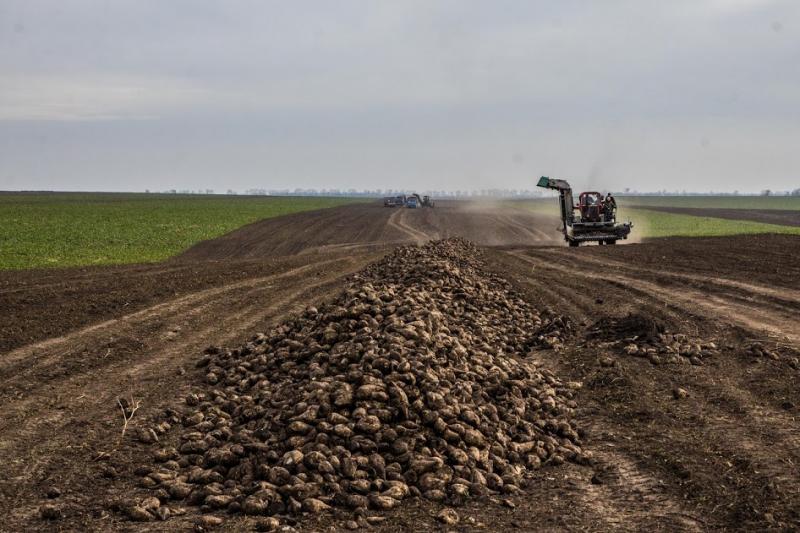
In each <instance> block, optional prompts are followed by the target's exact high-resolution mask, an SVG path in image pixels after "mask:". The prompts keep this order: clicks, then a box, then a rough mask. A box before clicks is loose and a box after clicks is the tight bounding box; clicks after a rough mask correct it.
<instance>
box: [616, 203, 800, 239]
mask: <svg viewBox="0 0 800 533" xmlns="http://www.w3.org/2000/svg"><path fill="white" fill-rule="evenodd" d="M628 219H630V220H631V221H633V224H634V227H633V233H632V237H633V238H639V239H649V238H656V237H722V236H725V235H749V234H754V233H785V234H791V235H800V227H795V226H780V225H777V224H764V223H762V222H751V221H749V220H728V219H724V218H713V217H697V216H692V215H682V214H680V215H679V214H675V213H662V212H660V211H651V210H649V209H639V208H631V207H620V209H619V213H618V214H617V220H620V221H627V220H628Z"/></svg>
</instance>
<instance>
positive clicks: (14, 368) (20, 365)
mask: <svg viewBox="0 0 800 533" xmlns="http://www.w3.org/2000/svg"><path fill="white" fill-rule="evenodd" d="M340 260H341V259H328V260H323V261H318V262H316V263H310V264H308V265H304V266H301V267H297V268H294V269H291V270H288V271H286V272H283V273H280V274H275V275H270V276H264V277H259V278H250V279H246V280H243V281H239V282H235V283H229V284H227V285H222V286H220V287H214V288H211V289H205V290H201V291H198V292H194V293H190V294H187V295H185V296H181V297H179V298H176V299H173V300H168V301H166V302H162V303H159V304H156V305H154V306H151V307H148V308H145V309H142V310H140V311H137V312H135V313H131V314H129V315H125V316H122V317H120V318H115V319H111V320H107V321H105V322H100V323H98V324H93V325H91V326H88V327H85V328H83V329H80V330H77V331H73V332H71V333H69V334H67V335H64V336H61V337H54V338H50V339H46V340H44V341H40V342H37V343H34V344H30V345H27V346H23V347H21V348H17V349H16V350H13V351H11V352H9V353H7V354H5V355H4V356H3V358H2V359H0V383H2V382H5V380H6V379H8V376H20V375H21V373H23V372H25V370H26V369H29V368H31V367H30V365H29V362H28V361H27V359H29V358H32V357H35V358H36V363H37V366H38V365H40V364H41V363H42V362H45V361H47V360H48V359H49V360H51V361H56V360H58V359H60V358H61V357H62V355H63V354H60V353H57V352H55V351H53V352H51V353H50V354H49V355H48V354H47V352H46V350H56V349H57V348H58V347H59V346H63V345H67V344H70V343H73V342H76V341H77V339H79V338H82V337H86V336H87V335H89V334H95V335H103V334H104V333H106V332H111V331H113V330H116V329H117V328H119V327H134V325H135V324H143V323H145V322H147V321H153V320H154V319H159V320H162V321H163V320H165V319H167V318H169V317H173V316H181V315H182V314H185V313H187V312H189V311H190V310H195V312H197V310H198V309H201V308H202V307H201V306H202V305H203V304H204V303H208V302H209V301H212V300H214V299H217V298H220V297H223V296H224V294H225V293H228V292H230V291H234V290H238V289H243V288H249V287H255V286H258V285H262V284H264V283H267V282H270V281H280V280H282V279H285V278H288V277H292V276H296V275H298V274H301V273H304V272H308V271H310V270H313V269H315V268H319V267H321V266H325V265H327V264H330V263H333V262H335V261H340Z"/></svg>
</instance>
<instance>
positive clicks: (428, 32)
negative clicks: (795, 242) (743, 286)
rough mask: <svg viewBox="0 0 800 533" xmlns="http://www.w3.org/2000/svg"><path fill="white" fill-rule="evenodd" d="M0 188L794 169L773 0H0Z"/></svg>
mask: <svg viewBox="0 0 800 533" xmlns="http://www.w3.org/2000/svg"><path fill="white" fill-rule="evenodd" d="M0 73H1V74H0V190H105V191H142V190H145V189H150V190H156V191H158V190H168V189H214V190H217V191H224V190H227V189H234V190H239V191H243V190H246V189H252V188H263V189H285V188H288V189H294V188H318V189H321V188H339V189H349V188H355V189H405V190H471V189H472V190H474V189H488V188H508V189H534V188H535V182H536V180H537V178H538V177H539V176H541V175H548V176H551V177H560V178H567V179H569V180H570V181H571V182H572V183H573V185H574V186H576V187H578V188H592V189H601V190H608V189H610V190H617V191H619V190H623V189H624V188H630V189H634V190H640V191H654V190H662V189H666V190H668V191H675V190H687V191H697V192H705V191H712V190H713V191H734V190H738V191H741V192H758V191H760V190H762V189H767V188H769V189H773V190H787V189H795V188H798V187H800V2H798V1H797V0H671V1H669V2H665V1H663V0H603V1H596V0H586V1H578V0H560V1H558V2H553V1H538V0H485V1H475V0H402V1H396V0H363V1H355V0H336V1H329V0H318V1H312V0H292V1H272V0H224V1H223V0H218V1H210V0H114V1H108V0H69V1H65V0H0Z"/></svg>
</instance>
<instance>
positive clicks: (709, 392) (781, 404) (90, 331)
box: [0, 203, 800, 531]
mask: <svg viewBox="0 0 800 533" xmlns="http://www.w3.org/2000/svg"><path fill="white" fill-rule="evenodd" d="M556 226H557V221H555V220H554V219H551V218H547V217H539V216H535V215H531V214H530V213H526V212H524V211H516V210H511V211H508V210H506V209H503V208H502V207H500V206H492V205H483V206H476V205H467V204H457V203H451V204H445V203H442V205H441V207H439V206H437V208H436V209H434V210H430V209H418V210H410V209H389V208H383V207H380V206H377V205H374V206H373V205H353V206H345V207H341V208H335V209H331V210H325V211H320V212H314V213H304V214H299V215H291V216H288V217H283V218H281V219H270V220H267V221H263V222H259V223H256V224H252V225H250V226H248V227H246V228H242V229H240V230H238V231H236V232H233V233H231V234H229V235H227V236H224V237H222V238H220V239H217V240H215V241H209V242H207V243H201V244H200V245H198V246H196V247H195V248H193V249H191V250H189V251H187V253H186V254H184V255H183V256H181V257H178V258H175V259H174V260H172V261H169V262H166V263H162V264H158V265H134V266H126V267H109V268H91V269H69V270H47V271H28V272H6V273H3V274H0V327H2V328H3V329H2V330H0V343H2V344H0V352H1V353H2V355H0V457H3V469H2V472H3V475H2V476H0V512H2V515H3V518H4V519H3V522H2V525H1V526H0V530H7V531H20V530H38V529H47V528H52V529H54V530H96V531H99V530H103V531H108V530H137V529H148V530H164V531H167V530H170V531H171V530H175V529H187V528H190V527H192V525H193V524H194V523H195V520H196V519H197V514H196V513H197V510H196V509H192V508H190V509H189V512H188V513H187V514H186V515H184V516H178V517H173V518H170V520H168V521H166V522H151V523H148V524H145V525H138V524H136V523H133V522H130V521H128V519H127V517H125V516H124V515H123V514H122V513H119V512H116V511H115V510H114V509H115V508H114V505H113V503H114V502H116V501H119V500H120V499H124V498H135V497H143V496H145V495H149V494H148V492H147V491H145V489H143V488H141V487H139V486H138V484H137V480H138V479H139V478H138V477H137V476H136V475H134V473H133V470H134V469H135V467H136V466H137V465H141V464H143V463H144V462H146V461H147V460H148V457H149V454H150V449H149V448H148V447H147V446H143V445H141V444H139V443H135V442H133V441H132V440H131V439H130V438H129V437H127V436H126V437H125V438H121V435H120V434H121V430H122V425H123V424H122V416H121V412H120V408H119V405H118V404H117V399H118V398H120V397H124V398H127V399H128V400H133V401H135V402H139V403H140V406H141V407H140V409H139V410H138V411H137V412H136V414H135V416H134V418H133V419H132V420H131V422H130V427H129V430H128V431H129V432H132V431H133V430H134V429H135V428H136V427H137V426H139V425H141V424H144V423H145V421H148V420H152V419H158V418H159V417H160V416H161V414H162V413H163V411H164V409H165V408H168V407H174V406H177V405H180V403H181V400H182V398H183V397H184V396H185V394H186V393H187V392H188V391H190V390H191V388H192V387H193V386H194V385H196V384H197V383H199V382H201V381H202V379H203V376H204V373H203V372H202V371H201V370H200V369H197V368H195V366H194V363H195V362H196V361H197V360H198V359H199V358H200V357H201V356H202V353H203V350H204V349H205V348H206V347H207V346H209V345H217V346H237V345H240V344H241V343H243V342H244V341H246V340H247V339H249V338H251V337H252V335H254V334H255V333H257V332H260V331H265V330H266V329H268V328H269V327H271V326H273V325H275V324H277V323H279V322H281V321H282V320H284V319H285V318H286V317H287V316H288V315H291V314H292V313H295V312H299V311H301V310H302V309H304V308H305V307H306V306H308V305H310V304H318V303H320V302H322V301H328V300H329V299H330V298H331V297H332V295H334V294H336V293H338V292H339V290H340V289H341V287H342V286H343V284H344V283H345V280H346V279H348V277H349V276H350V275H351V274H352V273H354V272H356V271H358V270H360V269H361V268H363V267H364V266H365V265H367V264H369V263H370V262H372V261H374V260H376V259H378V258H379V257H381V256H383V255H384V254H385V252H386V251H387V250H388V249H390V248H391V247H393V246H394V245H396V244H398V243H401V242H404V243H409V242H410V243H413V242H422V241H425V240H428V239H432V238H439V237H449V236H455V235H460V236H463V237H465V238H468V239H470V240H472V241H473V242H476V243H478V244H481V245H484V246H491V248H487V249H486V252H485V261H486V263H487V267H488V268H490V269H491V270H493V271H495V272H496V273H498V274H500V275H502V276H503V277H505V278H506V279H508V280H509V281H510V282H511V283H512V285H513V286H514V287H515V289H516V290H517V291H519V293H520V294H521V295H523V297H524V298H525V299H526V300H527V301H528V302H530V303H531V304H532V305H533V306H534V307H535V308H537V309H541V310H544V309H545V308H550V309H551V310H553V312H555V313H558V314H564V315H566V316H567V317H569V318H570V319H571V321H572V322H573V323H574V324H575V333H574V335H573V336H572V337H571V338H570V339H568V340H567V342H566V343H565V345H564V348H563V349H561V350H559V351H553V350H545V349H537V350H535V351H534V352H533V354H532V355H531V357H536V358H537V359H539V360H540V362H541V363H542V364H543V365H544V366H545V367H547V368H549V369H550V370H552V371H553V372H554V373H555V374H556V375H557V376H559V378H560V379H562V380H564V381H580V382H581V383H582V384H583V387H582V388H581V389H580V390H579V391H578V394H577V398H576V402H577V405H578V409H577V412H576V413H577V414H576V426H577V427H578V428H579V430H580V431H579V432H580V433H581V437H582V442H583V447H584V449H585V450H587V451H589V452H591V453H592V454H593V455H594V457H595V461H594V462H593V463H592V464H590V465H577V464H571V463H566V464H564V465H560V466H546V467H543V468H542V469H540V470H538V471H537V472H536V474H535V478H534V480H533V483H532V484H531V485H530V486H529V487H528V488H527V489H526V490H525V491H524V492H523V493H521V494H517V495H514V496H511V497H509V498H504V499H500V498H490V499H477V500H472V501H469V502H468V503H467V505H465V506H464V507H459V508H458V509H457V512H458V514H459V515H460V518H461V520H460V522H459V525H458V526H455V527H456V528H457V529H463V530H483V531H491V530H499V529H518V530H529V531H532V530H553V529H567V530H573V529H574V530H586V529H590V530H642V529H654V530H670V531H673V530H711V529H731V530H737V529H748V530H753V529H759V530H765V529H774V530H787V529H793V528H798V527H800V511H799V510H800V488H798V487H800V473H799V472H800V469H798V468H797V465H798V461H800V420H799V419H798V417H800V392H799V390H798V388H797V386H796V383H797V380H798V377H800V375H799V374H800V372H798V369H797V366H798V364H797V360H796V357H797V356H798V353H797V352H798V349H799V348H800V321H798V320H797V315H798V311H799V310H800V285H798V283H797V279H800V272H798V270H799V269H800V267H798V265H797V261H796V258H797V257H798V252H800V238H798V237H790V236H770V235H765V236H747V237H733V238H717V239H662V240H659V241H658V242H650V243H645V244H633V245H626V246H616V247H586V248H579V249H577V250H576V249H569V248H566V247H563V245H562V244H563V243H562V242H561V241H560V235H559V234H558V233H557V232H556V231H555V228H556ZM629 313H635V314H638V315H640V316H644V317H649V318H650V319H651V320H652V321H653V322H654V323H658V324H660V325H663V327H664V328H666V329H668V330H669V331H671V332H674V333H683V334H686V335H689V336H691V337H695V338H702V339H706V340H708V341H713V342H714V343H716V344H717V345H718V346H719V350H718V351H717V352H716V353H715V354H714V355H713V356H711V357H708V358H704V359H703V364H702V365H700V366H695V365H691V364H682V365H668V364H657V365H654V364H653V363H651V362H650V361H649V360H648V359H647V358H641V357H634V356H630V355H626V354H625V353H624V352H623V348H624V344H625V339H626V336H627V335H628V334H629V332H626V331H623V332H622V333H620V335H619V338H616V337H614V336H613V335H612V336H611V337H609V336H605V337H603V338H596V337H592V336H591V335H589V330H590V329H591V328H592V327H593V326H594V325H596V324H598V323H604V322H603V320H604V319H605V320H606V322H605V323H607V324H612V323H613V320H614V319H619V318H620V317H624V316H627V315H628V314H629ZM609 320H611V322H609ZM754 343H758V344H759V345H760V346H763V347H764V348H765V349H767V348H768V351H769V353H770V354H771V355H772V356H771V357H766V356H761V357H755V356H754V355H753V352H752V350H751V349H750V347H751V346H752V345H753V344H754ZM677 388H681V389H683V390H684V391H685V392H686V393H687V394H686V395H685V396H681V397H680V399H676V398H675V391H676V389H677ZM52 487H57V488H58V489H60V491H61V495H60V496H58V497H56V498H52V499H49V498H48V497H47V491H48V489H51V488H52ZM44 504H51V505H53V506H55V507H56V508H57V509H58V510H59V512H60V514H61V517H60V518H59V519H57V520H43V519H42V518H41V517H40V507H41V506H42V505H44ZM441 507H442V504H436V503H431V502H427V501H424V500H407V501H405V502H404V503H403V505H401V506H400V507H399V508H396V509H393V510H392V511H388V512H386V513H383V514H382V515H381V516H383V517H385V521H383V522H380V521H376V522H375V523H374V525H373V528H374V529H377V530H381V531H396V530H397V529H405V530H426V529H433V528H437V527H440V526H439V525H438V523H437V521H436V519H435V516H436V514H437V513H438V512H439V510H440V509H441ZM222 516H223V517H225V516H224V515H222ZM345 518H347V517H345V516H342V515H339V514H337V513H334V514H333V515H328V514H325V515H320V516H307V517H304V518H300V519H299V522H298V523H297V524H296V527H297V528H298V529H302V530H307V529H316V530H321V529H328V528H329V527H330V526H334V527H336V528H341V527H342V525H343V522H342V520H344V519H345ZM254 524H255V522H254V520H253V519H252V518H245V517H228V518H226V520H225V521H224V523H223V524H222V526H220V529H222V530H231V531H233V530H242V529H244V530H252V529H253V527H254Z"/></svg>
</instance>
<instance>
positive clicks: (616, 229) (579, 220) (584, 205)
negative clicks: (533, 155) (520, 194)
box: [537, 176, 633, 246]
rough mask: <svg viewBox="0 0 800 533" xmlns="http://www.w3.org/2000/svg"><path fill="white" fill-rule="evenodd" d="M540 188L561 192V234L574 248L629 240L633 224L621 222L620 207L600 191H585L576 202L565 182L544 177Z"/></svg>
mask: <svg viewBox="0 0 800 533" xmlns="http://www.w3.org/2000/svg"><path fill="white" fill-rule="evenodd" d="M537 185H538V186H539V187H544V188H545V189H553V190H555V191H558V201H559V206H560V207H561V223H562V227H561V231H563V232H564V240H566V241H567V242H568V243H569V245H570V246H579V245H580V244H581V243H582V242H591V241H595V242H597V243H599V244H616V243H617V241H618V240H619V239H627V238H628V235H629V234H630V232H631V228H632V227H633V224H632V223H631V222H626V223H617V219H616V207H617V206H616V204H613V205H610V203H609V202H607V201H606V200H604V199H603V195H602V194H600V193H599V192H582V193H580V195H579V196H578V203H577V204H575V203H574V199H573V197H572V187H570V186H569V183H567V182H566V181H565V180H558V179H553V178H548V177H546V176H542V177H541V178H539V183H537Z"/></svg>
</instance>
